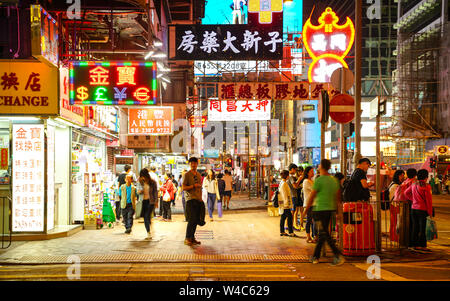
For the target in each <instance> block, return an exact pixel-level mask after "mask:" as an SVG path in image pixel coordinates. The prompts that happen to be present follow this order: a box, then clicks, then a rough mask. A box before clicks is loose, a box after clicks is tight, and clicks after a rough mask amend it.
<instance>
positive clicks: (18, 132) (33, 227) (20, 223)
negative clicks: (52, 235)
mask: <svg viewBox="0 0 450 301" xmlns="http://www.w3.org/2000/svg"><path fill="white" fill-rule="evenodd" d="M12 133H13V145H12V150H13V156H12V157H13V161H12V173H13V175H12V197H13V201H12V231H13V232H43V231H44V203H45V200H44V177H45V175H44V173H45V171H44V164H45V160H44V147H45V146H44V125H42V124H13V129H12Z"/></svg>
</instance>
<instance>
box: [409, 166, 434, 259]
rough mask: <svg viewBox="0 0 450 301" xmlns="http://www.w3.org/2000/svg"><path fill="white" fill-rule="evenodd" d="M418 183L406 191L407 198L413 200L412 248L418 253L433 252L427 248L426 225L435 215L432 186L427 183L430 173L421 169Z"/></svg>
mask: <svg viewBox="0 0 450 301" xmlns="http://www.w3.org/2000/svg"><path fill="white" fill-rule="evenodd" d="M417 180H418V181H417V183H415V184H413V185H411V186H410V187H409V188H408V189H406V191H405V195H406V198H408V199H410V200H412V206H411V208H412V209H411V219H412V236H411V238H412V241H411V246H412V247H413V248H414V249H415V250H417V251H424V252H431V250H430V249H428V248H427V239H426V233H425V230H426V224H427V217H430V218H431V217H432V215H433V201H432V195H431V186H430V185H429V184H428V183H427V180H428V171H427V170H426V169H421V170H419V171H418V172H417Z"/></svg>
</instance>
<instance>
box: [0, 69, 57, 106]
mask: <svg viewBox="0 0 450 301" xmlns="http://www.w3.org/2000/svg"><path fill="white" fill-rule="evenodd" d="M57 85H58V69H57V68H55V67H49V66H47V65H46V64H43V63H40V62H36V63H31V62H17V61H15V62H14V61H8V62H0V114H2V115H58V86H57Z"/></svg>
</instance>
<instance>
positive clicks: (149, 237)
mask: <svg viewBox="0 0 450 301" xmlns="http://www.w3.org/2000/svg"><path fill="white" fill-rule="evenodd" d="M145 239H147V240H150V239H152V235H151V233H150V232H148V233H147V237H146V238H145Z"/></svg>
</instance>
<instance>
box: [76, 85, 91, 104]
mask: <svg viewBox="0 0 450 301" xmlns="http://www.w3.org/2000/svg"><path fill="white" fill-rule="evenodd" d="M87 91H88V88H86V87H79V88H78V89H77V93H78V94H77V98H78V99H80V100H81V101H84V100H86V99H88V97H89V94H88V93H87Z"/></svg>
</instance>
